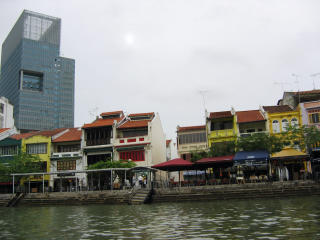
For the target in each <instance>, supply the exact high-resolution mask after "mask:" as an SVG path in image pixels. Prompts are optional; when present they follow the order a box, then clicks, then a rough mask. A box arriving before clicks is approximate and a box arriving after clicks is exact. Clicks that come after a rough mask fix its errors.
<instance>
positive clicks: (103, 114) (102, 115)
mask: <svg viewBox="0 0 320 240" xmlns="http://www.w3.org/2000/svg"><path fill="white" fill-rule="evenodd" d="M116 114H123V111H113V112H103V113H101V114H100V116H101V117H104V116H112V115H116Z"/></svg>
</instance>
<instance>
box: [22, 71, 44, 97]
mask: <svg viewBox="0 0 320 240" xmlns="http://www.w3.org/2000/svg"><path fill="white" fill-rule="evenodd" d="M42 85H43V74H42V73H35V72H26V71H23V82H22V89H24V90H32V91H39V92H40V91H42Z"/></svg>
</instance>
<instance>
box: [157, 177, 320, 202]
mask: <svg viewBox="0 0 320 240" xmlns="http://www.w3.org/2000/svg"><path fill="white" fill-rule="evenodd" d="M308 195H320V184H319V183H315V182H313V181H293V182H282V183H280V182H275V183H249V184H240V185H237V184H230V185H214V186H199V187H180V188H179V187H177V188H171V189H168V188H167V189H163V188H162V189H155V194H154V196H153V202H154V203H156V202H182V201H201V200H208V201H210V200H227V199H254V198H281V197H291V196H308Z"/></svg>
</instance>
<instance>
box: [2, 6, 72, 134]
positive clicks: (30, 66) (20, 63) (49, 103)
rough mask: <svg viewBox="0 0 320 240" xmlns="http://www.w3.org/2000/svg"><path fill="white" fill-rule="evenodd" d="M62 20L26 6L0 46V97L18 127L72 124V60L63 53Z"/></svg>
mask: <svg viewBox="0 0 320 240" xmlns="http://www.w3.org/2000/svg"><path fill="white" fill-rule="evenodd" d="M60 32H61V19H59V18H56V17H51V16H46V15H43V14H40V13H35V12H31V11H27V10H24V11H23V12H22V14H21V16H20V17H19V19H18V20H17V22H16V24H15V25H14V27H13V28H12V30H11V31H10V33H9V35H8V36H7V38H6V39H5V41H4V42H3V44H2V53H1V78H0V96H4V97H6V98H8V99H9V101H10V103H11V104H13V105H14V114H13V115H14V119H15V125H16V127H17V128H18V129H20V130H22V131H23V130H44V129H53V128H61V127H73V125H74V69H75V61H74V59H70V58H64V57H61V56H60Z"/></svg>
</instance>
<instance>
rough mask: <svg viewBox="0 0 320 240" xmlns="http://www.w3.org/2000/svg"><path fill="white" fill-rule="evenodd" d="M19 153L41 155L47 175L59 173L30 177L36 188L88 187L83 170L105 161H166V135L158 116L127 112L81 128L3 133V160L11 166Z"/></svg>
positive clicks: (144, 163) (109, 114)
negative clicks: (10, 162)
mask: <svg viewBox="0 0 320 240" xmlns="http://www.w3.org/2000/svg"><path fill="white" fill-rule="evenodd" d="M8 132H10V133H8ZM20 150H22V151H23V152H26V153H28V154H35V155H38V156H39V157H40V159H41V161H42V168H43V171H44V172H47V173H57V174H52V175H46V176H44V179H43V178H42V176H41V175H39V176H38V177H37V176H32V177H31V178H29V180H30V181H31V188H32V189H37V187H39V186H40V185H41V184H42V183H43V182H44V183H45V186H46V187H51V188H53V189H54V188H58V187H61V186H62V187H68V186H74V185H77V186H84V187H85V186H87V177H86V173H85V172H81V170H86V169H88V166H90V165H92V164H94V163H96V162H99V161H101V160H103V161H106V160H107V159H112V160H113V161H117V160H129V159H130V160H131V161H134V162H135V163H136V165H137V166H145V167H147V166H152V165H154V164H157V163H160V162H164V161H166V140H165V135H164V132H163V129H162V124H161V121H160V117H159V114H157V113H153V112H150V113H138V114H129V115H127V116H125V115H124V113H123V111H115V112H105V113H101V114H100V117H97V119H96V120H95V121H93V122H92V123H88V124H84V125H83V126H82V127H80V128H61V129H54V130H49V131H36V132H29V133H22V134H19V133H17V132H16V131H13V129H12V128H3V129H1V131H0V161H1V162H2V163H7V162H9V161H11V160H12V159H13V157H14V155H15V154H18V152H19V151H20ZM75 170H76V171H77V172H75ZM66 171H74V172H73V173H66ZM59 172H63V174H59ZM43 180H44V181H43ZM61 181H63V182H62V183H61ZM75 181H77V183H76V184H75ZM2 184H3V185H6V183H2ZM10 184H11V183H7V185H10ZM4 188H5V187H4ZM54 190H57V189H54Z"/></svg>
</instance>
